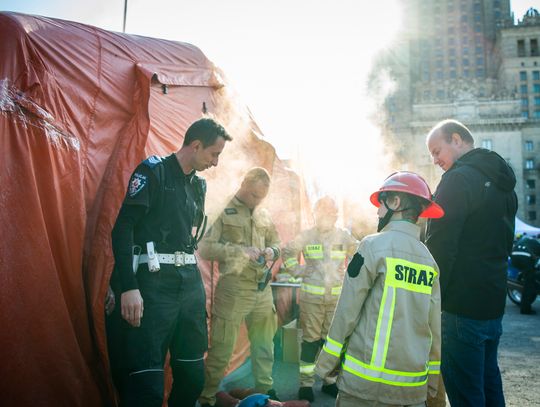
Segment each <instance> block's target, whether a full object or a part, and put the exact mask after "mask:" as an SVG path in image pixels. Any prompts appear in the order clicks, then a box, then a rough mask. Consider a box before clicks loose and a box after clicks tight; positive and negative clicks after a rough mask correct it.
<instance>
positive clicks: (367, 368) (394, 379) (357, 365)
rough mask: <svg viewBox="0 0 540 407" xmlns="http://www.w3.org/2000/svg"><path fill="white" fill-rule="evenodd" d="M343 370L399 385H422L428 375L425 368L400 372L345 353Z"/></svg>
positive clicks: (380, 381) (365, 377)
mask: <svg viewBox="0 0 540 407" xmlns="http://www.w3.org/2000/svg"><path fill="white" fill-rule="evenodd" d="M343 370H345V371H347V372H349V373H352V374H353V375H355V376H358V377H361V378H363V379H366V380H369V381H372V382H378V383H385V384H389V385H391V386H401V387H414V386H423V385H425V384H426V383H427V377H428V376H427V375H428V372H427V370H424V371H422V372H401V371H397V370H390V369H384V368H382V367H376V366H373V365H368V364H366V363H363V362H361V361H360V360H358V359H355V358H353V357H352V356H350V355H347V354H345V360H344V362H343Z"/></svg>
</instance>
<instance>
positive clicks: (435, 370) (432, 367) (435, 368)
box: [428, 360, 441, 374]
mask: <svg viewBox="0 0 540 407" xmlns="http://www.w3.org/2000/svg"><path fill="white" fill-rule="evenodd" d="M428 373H429V374H440V373H441V362H440V361H439V360H437V361H433V362H429V372H428Z"/></svg>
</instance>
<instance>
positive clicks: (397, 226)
mask: <svg viewBox="0 0 540 407" xmlns="http://www.w3.org/2000/svg"><path fill="white" fill-rule="evenodd" d="M389 231H395V232H401V233H405V234H407V235H409V236H412V237H414V238H416V239H420V227H419V226H418V225H415V224H414V223H411V222H407V221H406V220H393V221H390V222H389V223H388V225H386V226H385V227H384V228H383V230H381V232H389Z"/></svg>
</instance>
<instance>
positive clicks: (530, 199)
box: [527, 195, 536, 205]
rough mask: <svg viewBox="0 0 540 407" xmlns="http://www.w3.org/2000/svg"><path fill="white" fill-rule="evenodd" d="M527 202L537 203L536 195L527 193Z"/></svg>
mask: <svg viewBox="0 0 540 407" xmlns="http://www.w3.org/2000/svg"><path fill="white" fill-rule="evenodd" d="M527 204H529V205H535V204H536V195H527Z"/></svg>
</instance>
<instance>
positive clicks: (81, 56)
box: [0, 13, 299, 407]
mask: <svg viewBox="0 0 540 407" xmlns="http://www.w3.org/2000/svg"><path fill="white" fill-rule="evenodd" d="M0 38H2V41H0V61H1V62H0V143H1V144H0V146H1V151H2V154H3V160H2V163H1V167H0V185H2V191H1V193H0V194H1V195H0V224H1V225H2V231H3V235H4V239H3V243H2V245H0V307H1V309H2V313H1V316H0V323H1V326H2V330H1V331H0V332H1V333H0V358H1V360H2V362H3V363H2V364H1V367H0V372H1V377H2V380H0V401H1V402H2V404H3V405H33V404H39V405H69V406H92V407H93V406H98V405H108V404H113V403H114V396H113V393H112V388H111V383H110V380H109V374H108V370H107V352H106V346H105V334H104V310H103V299H104V296H105V292H106V289H107V286H108V281H109V277H110V273H111V270H112V263H113V260H112V254H111V245H110V231H111V229H112V226H113V223H114V220H115V218H116V214H117V212H118V209H119V207H120V204H121V202H122V199H123V195H124V193H125V188H126V183H127V180H128V178H129V176H130V173H131V171H132V170H133V169H134V168H135V166H136V165H137V164H138V163H139V162H140V161H141V160H142V159H144V158H145V157H147V156H148V155H151V154H159V155H164V154H168V153H170V152H173V151H175V150H177V149H178V148H179V147H180V145H181V143H182V137H183V134H184V132H185V130H186V128H187V126H188V125H189V123H191V122H192V121H193V120H195V119H197V118H199V117H201V115H202V110H203V103H204V106H205V108H206V109H207V110H208V112H210V113H212V114H214V115H215V116H216V117H217V118H218V119H219V120H221V121H222V122H223V123H224V124H225V126H226V127H227V128H228V129H229V131H230V132H231V133H232V134H233V136H234V137H235V140H234V141H233V142H232V143H230V146H228V147H226V149H225V152H224V154H223V157H222V159H221V162H222V163H221V164H220V166H219V167H218V169H214V170H213V171H207V173H206V174H203V175H205V177H207V179H208V180H209V202H210V203H211V204H210V205H209V207H210V209H212V210H214V212H216V211H217V210H219V206H220V205H223V204H224V203H225V202H226V199H227V198H228V196H230V194H232V193H233V192H234V190H235V188H236V186H237V183H238V182H239V179H240V178H241V175H242V174H243V172H244V171H245V170H246V169H248V168H249V167H250V166H252V165H261V166H264V167H265V168H267V169H268V170H270V171H274V170H275V171H276V174H280V177H278V179H281V181H279V182H276V183H275V185H276V188H278V186H279V185H280V182H281V183H282V185H287V183H288V180H287V176H286V174H287V170H286V169H285V166H284V165H283V163H281V162H280V161H279V160H278V159H277V157H276V155H275V151H274V149H273V148H272V147H271V146H270V145H269V144H268V143H266V142H265V141H263V140H261V139H260V137H259V135H258V134H259V130H258V129H257V127H256V125H255V124H254V123H253V121H252V120H251V118H250V115H249V113H248V112H247V111H246V110H245V109H242V108H239V107H238V103H237V102H236V100H235V98H234V97H233V96H232V95H231V94H230V93H229V91H228V90H227V88H226V87H224V84H225V82H224V80H223V79H222V75H221V72H220V71H219V70H218V69H216V68H215V66H214V65H213V64H212V63H211V62H210V61H209V60H208V59H206V57H205V56H204V55H203V54H202V52H201V51H200V50H198V49H197V48H196V47H194V46H192V45H189V44H185V43H179V42H173V41H165V40H158V39H152V38H145V37H138V36H133V35H125V34H117V33H111V32H107V31H104V30H100V29H97V28H94V27H90V26H86V25H83V24H78V23H73V22H68V21H61V20H56V19H50V18H46V17H35V16H27V15H22V14H16V13H0ZM163 85H166V86H167V92H166V93H165V92H164V91H163V89H164V88H163ZM283 174H285V175H283ZM278 190H279V188H278ZM282 191H283V189H282ZM298 197H299V194H297V195H287V196H283V195H282V196H281V199H282V200H289V201H291V202H294V201H298ZM281 206H283V204H281ZM289 206H291V207H292V206H294V205H293V204H292V203H291V204H290V205H289ZM278 207H279V205H277V204H272V203H270V209H271V211H272V210H274V211H277V208H278ZM280 227H281V230H282V231H283V232H284V233H285V235H293V234H294V233H296V231H293V230H292V228H291V227H290V226H289V227H288V228H285V225H282V226H280ZM285 240H286V239H284V241H285ZM203 274H204V277H205V281H206V283H207V284H208V286H210V278H209V277H210V273H209V268H204V266H203ZM215 277H217V275H216V276H215ZM208 291H210V290H209V289H208ZM239 349H240V350H239V352H238V356H237V357H236V359H235V362H234V363H233V364H232V365H231V368H234V367H235V365H237V364H238V363H241V361H243V358H245V354H246V349H247V347H246V345H245V344H243V345H242V344H239Z"/></svg>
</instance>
